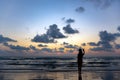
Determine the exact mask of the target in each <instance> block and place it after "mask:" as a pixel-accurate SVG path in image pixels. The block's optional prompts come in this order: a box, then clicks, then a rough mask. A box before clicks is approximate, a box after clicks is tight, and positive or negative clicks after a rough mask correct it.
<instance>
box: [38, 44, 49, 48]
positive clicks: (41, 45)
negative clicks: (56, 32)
mask: <svg viewBox="0 0 120 80" xmlns="http://www.w3.org/2000/svg"><path fill="white" fill-rule="evenodd" d="M38 46H39V47H47V45H43V44H39V45H38Z"/></svg>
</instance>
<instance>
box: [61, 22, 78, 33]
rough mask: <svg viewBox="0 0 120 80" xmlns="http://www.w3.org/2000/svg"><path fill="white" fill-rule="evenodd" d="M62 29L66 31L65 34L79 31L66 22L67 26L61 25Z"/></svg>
mask: <svg viewBox="0 0 120 80" xmlns="http://www.w3.org/2000/svg"><path fill="white" fill-rule="evenodd" d="M63 30H64V31H65V33H67V34H75V33H79V31H78V30H75V29H73V28H71V25H70V24H68V25H67V26H65V27H63Z"/></svg>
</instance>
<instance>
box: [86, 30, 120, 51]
mask: <svg viewBox="0 0 120 80" xmlns="http://www.w3.org/2000/svg"><path fill="white" fill-rule="evenodd" d="M99 37H100V41H98V42H97V43H94V42H90V43H88V44H89V45H90V46H96V47H94V48H91V50H92V51H114V50H113V49H114V46H113V44H112V43H114V42H115V40H117V38H118V37H120V34H119V33H108V32H107V31H101V32H100V33H99Z"/></svg>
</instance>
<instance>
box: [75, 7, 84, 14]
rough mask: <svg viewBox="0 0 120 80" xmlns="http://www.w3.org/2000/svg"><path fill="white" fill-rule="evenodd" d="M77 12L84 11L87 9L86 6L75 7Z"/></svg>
mask: <svg viewBox="0 0 120 80" xmlns="http://www.w3.org/2000/svg"><path fill="white" fill-rule="evenodd" d="M75 11H76V12H78V13H83V12H84V11H85V8H84V7H78V8H76V9H75Z"/></svg>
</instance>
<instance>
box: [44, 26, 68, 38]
mask: <svg viewBox="0 0 120 80" xmlns="http://www.w3.org/2000/svg"><path fill="white" fill-rule="evenodd" d="M46 34H47V35H48V36H49V37H52V38H65V37H66V36H65V35H63V34H62V33H61V32H60V29H59V28H58V27H57V25H56V24H53V25H50V26H49V29H48V30H47V33H46Z"/></svg>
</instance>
